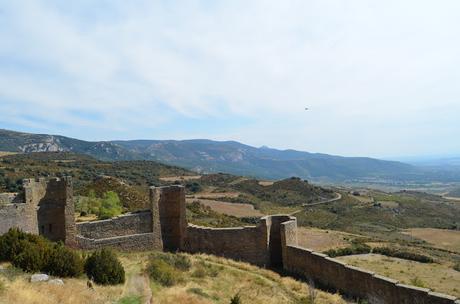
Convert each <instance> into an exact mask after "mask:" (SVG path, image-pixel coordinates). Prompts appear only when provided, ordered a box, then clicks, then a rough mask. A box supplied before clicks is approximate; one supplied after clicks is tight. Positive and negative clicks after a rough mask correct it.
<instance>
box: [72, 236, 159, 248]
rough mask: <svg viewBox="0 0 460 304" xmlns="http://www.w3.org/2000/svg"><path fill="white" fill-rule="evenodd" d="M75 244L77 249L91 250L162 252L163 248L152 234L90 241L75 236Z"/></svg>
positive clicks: (89, 239)
mask: <svg viewBox="0 0 460 304" xmlns="http://www.w3.org/2000/svg"><path fill="white" fill-rule="evenodd" d="M76 242H77V245H78V247H79V248H81V249H86V250H92V249H98V248H102V247H111V248H115V249H119V250H124V251H145V250H162V249H163V246H162V244H161V242H159V241H158V236H157V235H156V234H155V233H154V232H149V233H140V234H131V235H122V236H115V237H108V238H100V239H91V238H87V237H83V236H81V235H77V237H76Z"/></svg>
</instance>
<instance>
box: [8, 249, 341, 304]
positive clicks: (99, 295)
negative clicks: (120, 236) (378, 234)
mask: <svg viewBox="0 0 460 304" xmlns="http://www.w3.org/2000/svg"><path fill="white" fill-rule="evenodd" d="M147 257H148V253H129V254H127V253H125V254H122V256H121V260H122V263H123V265H124V266H125V269H126V271H127V282H126V283H125V285H124V286H122V285H119V286H115V287H101V286H96V287H95V291H91V290H88V289H87V288H86V279H85V278H81V279H69V280H67V279H66V280H64V281H65V286H54V285H49V284H47V283H29V282H27V278H28V275H25V274H22V273H16V274H14V275H6V274H5V272H3V271H2V272H0V281H2V282H4V284H5V286H6V287H5V289H4V290H3V291H2V293H1V295H0V303H2V304H3V303H9V304H16V303H17V304H19V303H20V304H43V303H49V304H57V303H59V304H67V303H72V304H83V303H95V304H98V303H108V302H109V303H113V302H116V303H131V304H135V303H141V300H142V298H145V297H146V294H145V291H146V290H153V299H154V301H155V303H158V304H169V303H171V304H176V303H195V304H207V303H221V304H228V303H230V298H231V297H232V296H233V295H235V294H236V293H238V292H239V293H240V295H241V298H242V300H243V303H255V304H257V303H264V304H275V303H276V304H278V303H286V304H287V303H298V302H297V301H298V300H299V299H300V298H302V297H304V296H305V295H307V294H308V289H309V287H308V285H307V284H305V283H302V282H299V281H295V280H294V279H291V278H287V277H281V276H279V275H278V274H276V273H274V272H272V271H269V270H265V269H261V268H258V267H255V266H252V265H248V264H245V263H239V262H235V261H231V260H226V259H223V258H217V257H212V256H207V255H192V256H190V258H191V260H192V265H193V266H192V268H191V269H190V270H189V271H188V272H187V273H185V275H184V281H183V282H181V283H179V284H178V285H175V286H173V287H161V286H159V285H158V284H156V283H155V282H151V284H150V286H144V288H142V287H141V288H132V285H133V283H136V282H139V281H138V280H139V278H142V277H144V275H143V269H144V268H145V265H146V261H147ZM202 263H205V264H208V265H213V266H214V267H216V269H218V272H217V275H216V276H212V277H211V276H204V277H199V278H197V277H194V276H192V273H193V272H194V271H195V270H196V268H197V266H198V265H199V264H202ZM135 285H136V284H135ZM137 285H139V284H137ZM148 287H151V288H148ZM315 303H317V304H326V303H327V304H334V303H336V304H345V301H344V300H343V299H342V298H341V297H340V296H338V295H332V294H328V293H324V292H320V291H319V292H318V297H317V301H316V302H315Z"/></svg>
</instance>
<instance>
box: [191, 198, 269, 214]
mask: <svg viewBox="0 0 460 304" xmlns="http://www.w3.org/2000/svg"><path fill="white" fill-rule="evenodd" d="M186 201H187V203H188V204H190V203H192V202H194V201H199V202H200V204H202V205H205V206H209V207H210V208H211V209H212V210H214V211H216V212H219V213H223V214H227V215H233V216H236V217H248V216H256V217H258V216H264V214H263V213H261V212H260V211H259V210H255V209H254V206H253V205H250V204H238V203H228V202H221V201H217V200H210V199H196V198H187V200H186Z"/></svg>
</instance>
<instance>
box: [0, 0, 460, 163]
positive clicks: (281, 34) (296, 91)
mask: <svg viewBox="0 0 460 304" xmlns="http://www.w3.org/2000/svg"><path fill="white" fill-rule="evenodd" d="M459 11H460V2H458V1H454V0H451V1H440V2H437V3H436V4H435V3H434V2H433V1H415V0H410V1H409V0H407V1H381V2H374V1H373V2H370V1H364V0H352V1H338V0H328V1H324V0H321V1H320V0H318V1H310V0H308V1H283V2H280V1H262V0H260V1H238V0H237V1H187V2H180V3H179V2H175V1H129V2H127V1H99V2H97V4H96V3H95V2H94V1H78V3H77V2H73V3H69V2H68V1H38V0H37V1H21V0H18V1H0V113H1V115H0V128H5V129H13V130H19V131H26V132H33V133H52V134H61V135H65V136H70V137H75V138H80V139H85V140H110V139H190V138H208V139H215V140H237V141H240V142H243V143H246V144H250V145H254V146H262V145H267V146H270V147H274V148H281V149H287V148H292V149H297V150H303V151H309V152H321V153H329V154H339V155H345V156H373V157H388V156H393V157H401V156H407V155H411V156H421V155H455V154H457V155H460V141H458V140H457V138H458V135H459V134H460V122H459V117H460V86H459V85H458V84H459V83H460V56H458V54H460V39H458V37H460V19H459V18H458V12H459ZM306 107H308V108H309V110H308V111H305V108H306Z"/></svg>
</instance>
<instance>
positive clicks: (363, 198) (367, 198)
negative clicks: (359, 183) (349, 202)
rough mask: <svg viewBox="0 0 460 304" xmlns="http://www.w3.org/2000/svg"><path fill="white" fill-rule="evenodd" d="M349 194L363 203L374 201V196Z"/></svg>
mask: <svg viewBox="0 0 460 304" xmlns="http://www.w3.org/2000/svg"><path fill="white" fill-rule="evenodd" d="M350 196H351V197H352V198H354V199H356V200H358V201H359V202H361V203H364V204H370V203H373V202H374V198H373V197H372V196H364V195H350Z"/></svg>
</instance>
